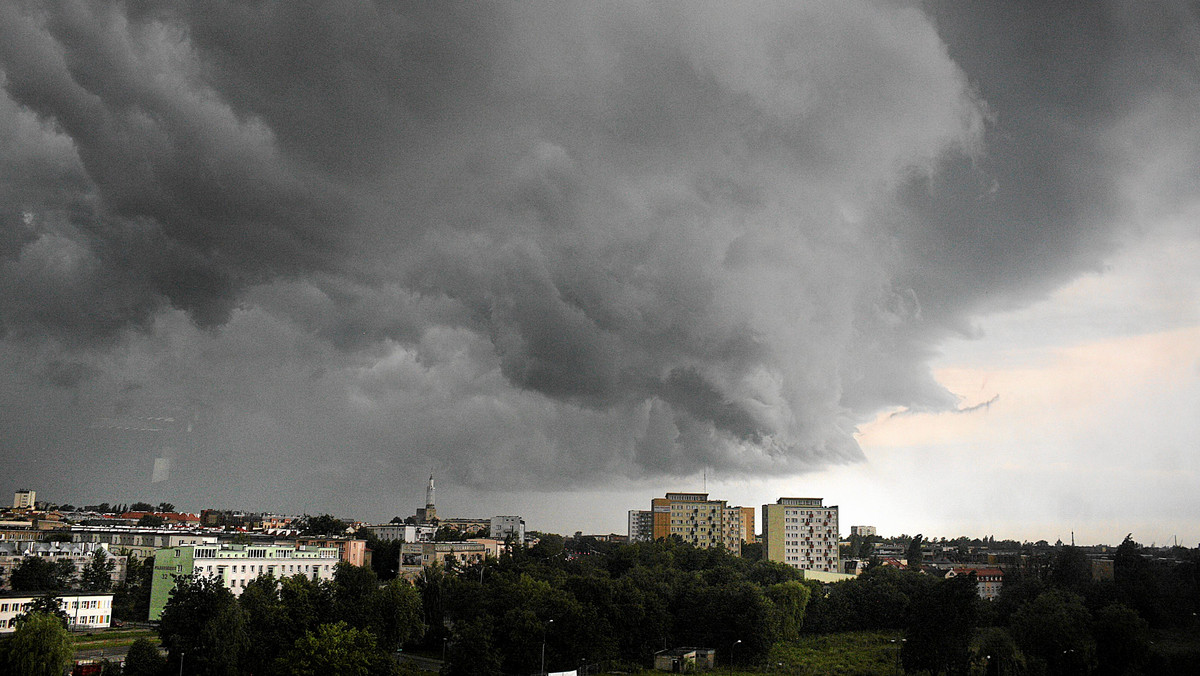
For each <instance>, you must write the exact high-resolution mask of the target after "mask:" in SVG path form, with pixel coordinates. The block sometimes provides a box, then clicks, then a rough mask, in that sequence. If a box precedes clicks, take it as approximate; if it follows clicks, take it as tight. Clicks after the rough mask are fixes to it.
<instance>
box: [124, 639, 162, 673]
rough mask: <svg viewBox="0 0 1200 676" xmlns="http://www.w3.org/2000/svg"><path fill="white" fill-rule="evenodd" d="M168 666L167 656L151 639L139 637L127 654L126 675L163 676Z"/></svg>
mask: <svg viewBox="0 0 1200 676" xmlns="http://www.w3.org/2000/svg"><path fill="white" fill-rule="evenodd" d="M166 668H167V658H165V657H163V655H162V653H161V652H159V651H158V646H157V645H155V643H154V642H153V641H151V640H150V639H148V638H139V639H138V640H136V641H134V642H133V645H131V646H129V652H128V653H127V654H126V655H125V676H162V674H163V672H164V671H165V670H166Z"/></svg>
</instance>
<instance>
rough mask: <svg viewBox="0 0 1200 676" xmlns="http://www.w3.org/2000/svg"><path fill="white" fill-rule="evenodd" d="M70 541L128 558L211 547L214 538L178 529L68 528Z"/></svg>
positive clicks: (124, 527) (215, 539)
mask: <svg viewBox="0 0 1200 676" xmlns="http://www.w3.org/2000/svg"><path fill="white" fill-rule="evenodd" d="M71 541H72V542H94V543H102V544H105V545H108V550H109V551H111V552H119V553H122V554H128V555H129V557H130V558H131V559H141V558H144V557H146V556H153V555H154V552H156V551H158V550H159V549H163V548H167V547H183V546H186V545H215V544H217V535H216V534H215V533H205V532H203V531H195V530H181V529H178V528H141V527H137V526H72V527H71Z"/></svg>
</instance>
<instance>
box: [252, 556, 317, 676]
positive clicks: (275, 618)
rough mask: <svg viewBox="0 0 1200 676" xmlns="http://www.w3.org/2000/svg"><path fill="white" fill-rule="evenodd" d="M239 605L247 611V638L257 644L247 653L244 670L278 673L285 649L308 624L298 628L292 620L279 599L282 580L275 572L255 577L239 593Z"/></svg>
mask: <svg viewBox="0 0 1200 676" xmlns="http://www.w3.org/2000/svg"><path fill="white" fill-rule="evenodd" d="M238 604H239V605H240V606H241V607H242V610H244V611H245V612H246V638H247V641H248V642H249V644H250V645H252V646H254V649H253V650H249V651H247V652H246V656H245V658H244V660H243V661H242V663H241V667H242V669H243V670H244V671H246V672H247V673H251V674H263V675H265V674H271V673H274V670H275V663H276V660H277V659H278V658H279V656H280V655H281V654H282V651H284V650H286V649H287V648H288V647H289V646H291V645H292V644H293V643H295V642H296V639H297V638H299V637H300V636H303V635H304V631H305V630H306V629H307V628H308V625H307V624H306V625H304V626H299V627H296V626H295V625H293V624H292V623H290V622H288V620H287V615H286V612H285V610H284V607H283V602H282V601H281V600H280V598H279V581H278V580H276V579H275V578H274V577H273V576H271V575H266V574H264V575H260V576H258V577H256V578H255V579H253V580H251V581H250V583H249V584H247V585H246V588H245V589H243V590H242V593H241V595H240V596H238Z"/></svg>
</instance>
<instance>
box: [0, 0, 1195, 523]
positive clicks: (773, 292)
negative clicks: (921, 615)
mask: <svg viewBox="0 0 1200 676" xmlns="http://www.w3.org/2000/svg"><path fill="white" fill-rule="evenodd" d="M1197 36H1200V16H1198V15H1197V9H1196V6H1195V3H1189V2H1183V1H1169V0H1162V1H1158V2H1138V3H1134V2H1128V1H1125V2H1121V1H1109V2H1096V3H1075V4H1071V5H1066V4H1059V3H1044V2H1034V1H1033V0H1025V1H1015V2H1006V3H962V2H958V1H956V0H936V1H933V2H917V1H915V0H914V1H912V2H907V1H904V0H900V1H896V0H878V1H871V0H816V1H813V2H806V3H802V4H797V3H787V2H778V3H776V2H761V3H751V4H749V5H743V4H739V5H737V6H734V5H730V4H728V3H716V2H712V3H688V4H687V5H677V4H666V3H663V4H651V3H637V2H586V3H584V2H579V3H575V2H553V3H539V2H529V3H518V4H482V5H481V4H457V3H438V4H424V3H414V4H387V3H377V4H367V3H358V2H345V3H339V2H331V3H321V4H319V5H304V4H299V3H280V4H261V5H259V4H254V5H247V4H244V3H209V2H198V1H189V0H179V1H177V2H169V3H161V4H158V3H155V4H154V5H146V4H144V3H132V2H131V3H121V2H116V3H94V4H93V3H59V2H38V1H36V0H30V1H29V2H20V3H3V4H0V151H3V152H0V376H2V377H0V475H2V476H5V477H7V479H8V481H9V483H10V484H11V486H10V488H11V489H14V490H15V489H17V488H25V487H28V488H35V489H37V490H38V491H39V496H42V497H44V498H45V499H50V500H57V501H66V502H74V503H77V504H78V503H87V502H91V503H95V502H101V501H108V502H133V501H136V500H148V501H151V502H158V501H162V500H167V501H170V502H174V503H176V504H177V505H180V506H183V507H186V508H190V509H194V510H199V509H201V508H204V507H210V506H226V507H230V508H239V509H249V510H270V511H275V512H282V513H300V512H310V513H324V512H330V513H334V514H339V515H354V516H361V517H362V518H368V519H380V520H382V519H386V518H390V517H391V516H395V515H406V514H411V513H412V510H413V509H415V507H417V506H419V505H416V504H413V503H414V501H416V500H419V499H420V497H421V495H422V490H423V486H424V481H425V478H426V477H427V476H428V475H429V473H430V472H431V471H432V472H434V473H436V474H437V476H438V479H439V487H440V490H439V503H440V504H439V507H441V508H443V510H446V511H448V513H454V512H458V513H460V514H470V515H489V513H500V512H508V513H512V512H515V513H520V514H522V515H524V516H526V520H527V522H528V523H529V525H530V527H531V528H536V529H543V530H553V531H563V532H573V531H575V530H583V531H592V530H596V531H613V530H615V531H618V532H619V531H621V530H623V529H624V523H625V522H624V515H625V512H626V510H628V509H631V508H638V507H644V506H645V505H646V504H648V501H649V499H650V498H651V497H654V496H656V495H661V494H662V493H664V492H666V491H669V490H682V489H689V490H696V489H698V488H700V487H701V486H702V483H703V479H702V477H703V476H704V474H705V472H707V476H708V487H709V492H710V493H712V494H713V495H714V496H720V497H725V498H728V499H729V500H730V501H731V502H735V503H742V504H751V505H755V506H758V505H761V504H763V503H765V502H771V501H774V500H775V499H776V498H777V497H780V496H781V495H795V494H805V495H813V496H818V497H824V498H826V499H827V500H828V501H829V502H830V503H836V504H839V506H840V507H841V508H842V527H843V530H847V529H848V527H849V526H850V525H854V524H859V523H861V524H864V525H876V526H878V527H879V528H880V530H881V532H884V533H890V534H899V533H908V534H913V533H918V532H920V533H924V534H927V535H934V536H946V537H953V536H955V535H959V534H966V535H980V536H981V535H985V534H990V535H995V536H997V537H1017V538H1024V539H1034V540H1036V539H1043V538H1044V539H1047V540H1049V541H1054V540H1055V539H1057V538H1062V539H1064V540H1066V539H1068V538H1069V535H1070V532H1071V531H1074V532H1075V534H1076V539H1077V540H1083V541H1105V542H1110V543H1116V542H1119V541H1120V540H1121V538H1122V537H1124V535H1125V533H1129V532H1132V533H1134V536H1135V538H1136V539H1138V540H1139V541H1143V542H1147V543H1148V542H1165V541H1167V540H1168V539H1171V538H1174V537H1176V536H1178V537H1179V538H1180V539H1181V540H1182V541H1183V542H1185V543H1189V544H1190V545H1192V546H1195V545H1196V544H1197V543H1200V520H1197V519H1196V518H1195V515H1196V514H1198V513H1200V509H1197V508H1200V498H1197V493H1198V491H1197V490H1196V489H1195V486H1196V472H1197V470H1198V467H1197V465H1198V463H1200V460H1198V458H1200V447H1198V445H1200V429H1198V423H1197V415H1196V412H1197V411H1200V366H1198V364H1200V310H1198V308H1200V227H1198V226H1200V171H1197V167H1200V39H1198V37H1197Z"/></svg>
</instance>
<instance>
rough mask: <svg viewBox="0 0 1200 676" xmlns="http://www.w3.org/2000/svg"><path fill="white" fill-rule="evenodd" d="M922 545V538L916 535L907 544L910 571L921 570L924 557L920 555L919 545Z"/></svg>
mask: <svg viewBox="0 0 1200 676" xmlns="http://www.w3.org/2000/svg"><path fill="white" fill-rule="evenodd" d="M922 544H923V536H922V535H921V534H919V533H918V534H917V535H915V536H913V539H912V540H911V541H910V542H909V543H908V567H909V569H910V570H921V565H922V564H923V563H924V562H925V555H924V554H922V553H921V545H922Z"/></svg>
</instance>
